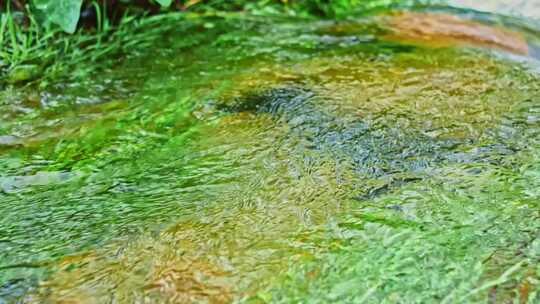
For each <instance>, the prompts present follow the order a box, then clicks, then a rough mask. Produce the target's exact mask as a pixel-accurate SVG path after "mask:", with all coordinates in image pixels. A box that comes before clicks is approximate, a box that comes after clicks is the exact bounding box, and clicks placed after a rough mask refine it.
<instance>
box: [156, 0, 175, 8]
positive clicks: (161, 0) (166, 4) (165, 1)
mask: <svg viewBox="0 0 540 304" xmlns="http://www.w3.org/2000/svg"><path fill="white" fill-rule="evenodd" d="M156 2H157V3H159V5H161V6H163V7H169V6H170V5H171V3H172V0H156Z"/></svg>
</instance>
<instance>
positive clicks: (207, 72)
mask: <svg viewBox="0 0 540 304" xmlns="http://www.w3.org/2000/svg"><path fill="white" fill-rule="evenodd" d="M454 2H460V1H454ZM461 2H463V3H465V4H467V1H461ZM465 4H463V5H457V4H455V3H454V6H443V5H437V6H414V7H399V8H394V9H382V8H377V9H374V10H373V12H372V13H366V14H361V15H358V16H351V17H350V18H347V19H345V20H340V21H328V20H311V19H309V20H307V19H301V18H289V17H283V16H281V17H268V16H264V17H263V16H246V15H244V14H230V15H223V16H222V15H219V14H218V15H215V16H204V17H202V16H200V17H197V16H186V17H185V18H182V19H180V20H178V21H177V22H178V24H177V26H174V28H171V29H168V30H167V31H164V33H163V35H162V39H160V40H159V41H156V42H155V44H154V46H153V47H152V48H151V49H149V50H148V51H147V52H137V53H134V54H127V55H126V57H125V58H122V59H118V61H117V62H115V63H114V64H113V65H111V66H108V67H107V68H104V69H103V70H102V71H100V73H99V74H97V75H94V76H92V77H89V78H87V79H82V80H80V81H78V82H75V83H72V82H69V83H57V84H51V85H49V86H47V87H46V88H45V89H40V90H38V89H36V88H28V87H25V88H20V89H19V88H8V89H5V90H3V91H1V92H0V303H230V302H238V303H361V302H366V303H486V302H488V303H538V302H540V205H539V202H540V74H539V73H540V64H539V63H540V62H539V61H538V58H540V52H539V51H538V50H539V49H540V48H539V46H540V44H539V42H540V34H539V32H538V30H540V27H539V26H538V24H540V23H539V22H540V21H538V20H539V19H534V18H536V17H537V16H534V15H531V14H528V15H527V16H522V17H519V18H518V17H516V15H504V14H502V13H501V12H500V11H492V12H482V11H480V10H481V9H482V7H478V8H475V9H478V10H473V9H471V8H470V7H469V8H467V6H466V5H465Z"/></svg>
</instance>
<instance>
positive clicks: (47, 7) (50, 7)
mask: <svg viewBox="0 0 540 304" xmlns="http://www.w3.org/2000/svg"><path fill="white" fill-rule="evenodd" d="M33 2H34V5H35V6H36V8H37V9H39V10H41V11H42V12H43V13H44V15H45V16H46V22H51V23H54V24H57V25H58V26H60V28H62V30H64V31H66V32H68V33H73V32H75V29H76V28H77V22H78V21H79V16H80V13H81V5H82V0H33Z"/></svg>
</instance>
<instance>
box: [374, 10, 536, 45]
mask: <svg viewBox="0 0 540 304" xmlns="http://www.w3.org/2000/svg"><path fill="white" fill-rule="evenodd" d="M389 25H390V27H391V32H392V33H391V34H389V35H387V36H386V37H385V38H388V39H391V40H401V41H406V42H417V43H422V44H429V45H432V46H440V47H444V46H451V45H456V44H458V45H473V46H481V47H489V48H497V49H503V50H506V51H510V52H513V53H516V54H520V55H527V54H528V53H529V47H528V45H527V41H526V39H525V37H524V36H523V35H522V34H520V33H517V32H514V31H511V30H508V29H504V28H501V27H497V26H490V25H486V24H482V23H479V22H476V21H471V20H466V19H463V18H461V17H458V16H454V15H449V14H443V13H418V12H399V13H395V14H393V15H391V16H390V18H389Z"/></svg>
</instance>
